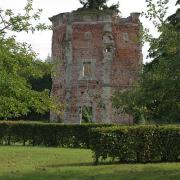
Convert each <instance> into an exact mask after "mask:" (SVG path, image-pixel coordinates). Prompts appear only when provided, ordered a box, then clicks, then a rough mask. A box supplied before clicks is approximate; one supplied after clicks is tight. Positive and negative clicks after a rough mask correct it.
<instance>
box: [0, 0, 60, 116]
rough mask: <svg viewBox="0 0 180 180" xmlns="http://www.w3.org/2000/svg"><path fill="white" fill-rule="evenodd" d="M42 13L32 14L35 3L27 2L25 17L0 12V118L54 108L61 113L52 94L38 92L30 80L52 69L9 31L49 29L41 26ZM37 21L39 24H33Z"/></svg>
mask: <svg viewBox="0 0 180 180" xmlns="http://www.w3.org/2000/svg"><path fill="white" fill-rule="evenodd" d="M40 13H41V10H38V11H37V12H35V13H33V8H32V0H28V1H27V5H26V7H25V8H24V14H19V13H18V14H14V13H13V11H12V10H10V9H7V10H2V9H0V17H1V18H0V119H7V118H14V117H19V116H22V115H26V114H27V113H29V112H31V111H35V112H38V113H44V112H47V111H49V109H50V108H51V109H52V110H54V111H57V113H58V112H59V110H60V109H61V108H60V106H59V107H58V105H55V103H54V100H53V99H52V98H50V97H49V91H48V90H43V91H36V90H34V89H33V88H32V85H31V83H30V81H29V79H30V78H33V79H38V78H42V77H43V76H44V75H46V74H48V73H50V70H51V66H50V65H49V64H48V63H42V62H40V61H39V60H38V59H37V57H36V53H34V52H33V51H32V49H31V47H30V45H27V44H26V43H18V42H16V39H15V36H9V34H8V33H9V32H11V33H14V32H23V31H24V32H34V31H35V30H45V29H48V28H49V27H48V26H46V25H44V24H42V23H38V22H39V21H38V20H39V19H40ZM34 20H35V22H37V23H35V22H34V23H32V22H33V21H34Z"/></svg>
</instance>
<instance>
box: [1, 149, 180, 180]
mask: <svg viewBox="0 0 180 180" xmlns="http://www.w3.org/2000/svg"><path fill="white" fill-rule="evenodd" d="M8 179H12V180H14V179H15V180H17V179H18V180H19V179H20V180H21V179H22V180H29V179H31V180H46V179H50V180H54V179H58V180H61V179H62V180H65V179H78V180H86V179H95V180H96V179H97V180H98V179H102V180H111V179H112V180H115V179H122V180H128V179H133V180H135V179H137V180H141V179H142V180H146V179H148V180H150V179H151V180H156V179H158V180H166V179H168V180H169V179H172V180H176V179H177V180H179V179H180V163H161V164H114V165H98V166H93V165H92V153H91V151H90V150H82V149H63V148H40V147H14V146H10V147H9V146H0V180H8Z"/></svg>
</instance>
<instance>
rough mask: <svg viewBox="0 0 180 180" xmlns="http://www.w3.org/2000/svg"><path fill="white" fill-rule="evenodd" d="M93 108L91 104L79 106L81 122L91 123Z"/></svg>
mask: <svg viewBox="0 0 180 180" xmlns="http://www.w3.org/2000/svg"><path fill="white" fill-rule="evenodd" d="M92 120H93V109H92V106H83V107H81V123H92Z"/></svg>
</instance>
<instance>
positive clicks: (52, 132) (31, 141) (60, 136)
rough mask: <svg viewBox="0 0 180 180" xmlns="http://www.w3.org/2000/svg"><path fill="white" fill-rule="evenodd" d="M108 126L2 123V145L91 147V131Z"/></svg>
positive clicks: (0, 129)
mask: <svg viewBox="0 0 180 180" xmlns="http://www.w3.org/2000/svg"><path fill="white" fill-rule="evenodd" d="M109 126H112V125H108V124H106V125H105V124H82V125H63V124H58V123H57V124H55V123H40V122H39V123H37V122H36V123H34V122H7V121H4V122H3V121H2V122H0V143H1V144H9V145H10V144H16V143H19V144H23V145H25V144H27V145H33V146H39V145H41V146H59V147H84V148H87V147H89V141H90V137H89V130H90V129H92V128H96V127H109Z"/></svg>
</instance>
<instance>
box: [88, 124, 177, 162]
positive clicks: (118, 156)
mask: <svg viewBox="0 0 180 180" xmlns="http://www.w3.org/2000/svg"><path fill="white" fill-rule="evenodd" d="M91 131H92V132H91V142H90V144H91V149H92V151H94V158H95V163H98V161H99V159H102V160H105V159H107V158H112V160H117V161H119V162H141V163H142V162H143V163H146V162H166V161H179V160H180V126H131V127H127V126H124V127H123V126H122V127H119V126H117V127H108V128H96V129H93V130H91Z"/></svg>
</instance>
